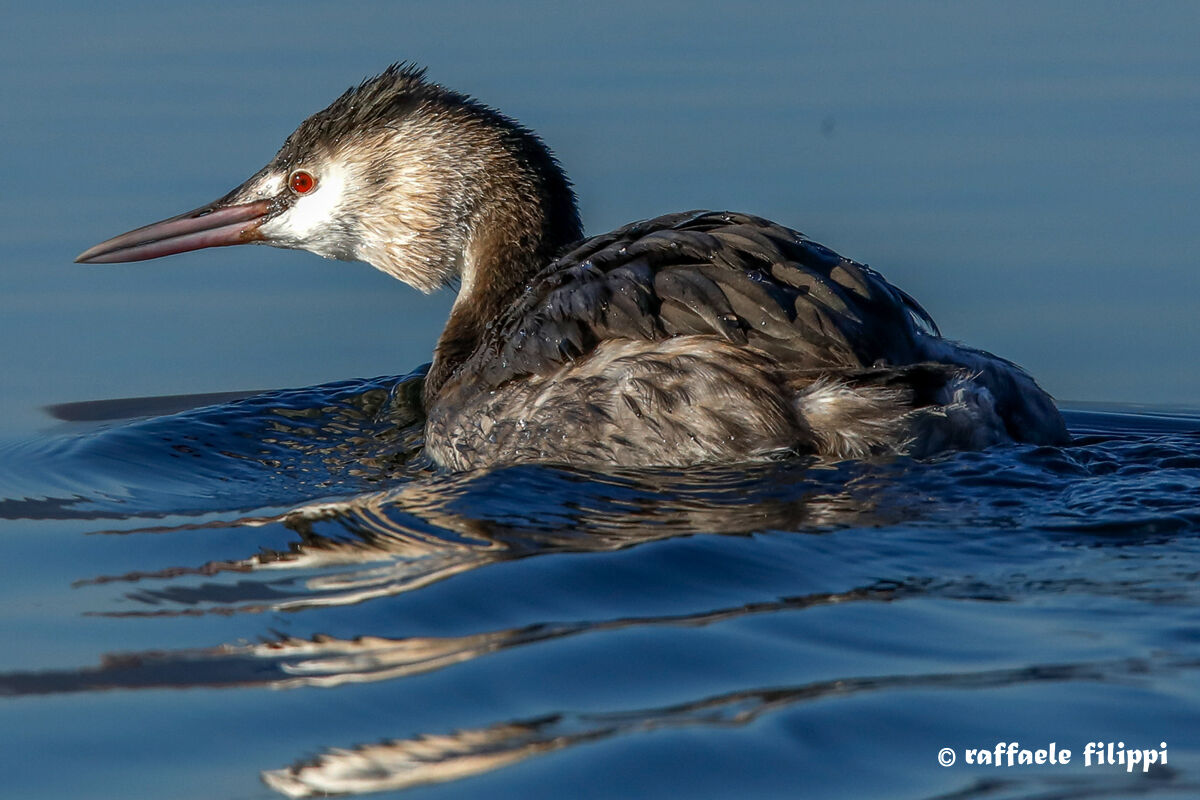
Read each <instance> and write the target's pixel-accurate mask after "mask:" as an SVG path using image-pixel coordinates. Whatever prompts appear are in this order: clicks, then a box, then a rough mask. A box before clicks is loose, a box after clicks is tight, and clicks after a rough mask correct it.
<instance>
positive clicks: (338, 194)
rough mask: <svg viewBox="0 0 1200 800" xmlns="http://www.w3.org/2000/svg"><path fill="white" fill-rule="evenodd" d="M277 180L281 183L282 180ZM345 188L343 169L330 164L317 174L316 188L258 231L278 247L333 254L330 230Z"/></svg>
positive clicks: (298, 198)
mask: <svg viewBox="0 0 1200 800" xmlns="http://www.w3.org/2000/svg"><path fill="white" fill-rule="evenodd" d="M276 180H278V181H280V182H281V183H282V180H283V179H282V178H279V177H277V178H276ZM345 188H346V174H345V170H344V169H343V168H342V167H340V166H336V165H332V164H331V165H329V166H327V167H325V168H324V169H322V170H321V172H320V174H319V175H317V188H316V189H314V190H313V191H312V193H311V194H306V195H302V196H299V197H297V198H296V199H295V201H294V202H293V203H292V207H291V208H289V209H288V210H287V211H285V212H283V213H282V214H280V215H279V216H277V217H275V218H274V219H272V220H269V221H267V222H266V223H264V224H263V226H262V228H260V230H261V231H262V233H263V234H264V235H266V236H267V238H269V239H273V240H275V242H276V243H278V244H284V245H287V246H291V247H301V248H303V249H305V250H311V251H312V252H314V253H317V254H319V255H323V256H329V255H332V249H333V242H332V241H331V240H327V237H330V239H331V238H332V237H333V236H334V235H335V232H334V231H332V230H331V228H332V227H333V226H332V222H333V219H334V217H335V214H336V213H337V209H338V207H339V206H341V204H342V201H343V199H344V198H343V196H342V195H343V193H344V192H345Z"/></svg>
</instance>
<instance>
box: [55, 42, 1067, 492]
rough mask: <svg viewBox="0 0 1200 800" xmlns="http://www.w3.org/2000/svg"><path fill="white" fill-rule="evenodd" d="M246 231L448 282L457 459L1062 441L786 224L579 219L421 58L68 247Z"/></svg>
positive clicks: (1013, 397)
mask: <svg viewBox="0 0 1200 800" xmlns="http://www.w3.org/2000/svg"><path fill="white" fill-rule="evenodd" d="M243 243H258V244H269V245H274V246H276V247H289V248H299V249H303V250H308V251H311V252H313V253H316V254H318V255H321V256H325V257H326V258H336V259H342V260H360V261H366V262H367V263H369V264H371V265H372V266H374V267H376V268H378V269H381V270H383V271H384V272H387V273H389V274H391V275H393V276H395V277H397V278H399V279H400V280H402V281H404V282H405V283H407V284H409V285H410V286H413V287H415V288H417V289H419V290H421V291H422V292H427V293H428V292H432V291H433V290H435V289H437V288H439V287H442V286H446V285H448V284H452V283H454V282H455V281H456V280H457V281H458V282H459V289H458V297H457V299H456V301H455V303H454V306H453V308H452V310H451V312H450V317H449V320H448V321H447V323H446V327H445V330H444V331H443V332H442V335H441V338H440V339H439V341H438V343H437V348H436V350H435V352H434V357H433V364H432V366H431V368H430V371H429V374H428V375H427V377H426V379H425V386H424V390H423V391H424V402H425V409H426V414H427V420H426V450H427V452H428V453H429V454H430V455H431V456H432V458H433V459H434V461H436V462H437V463H438V464H440V465H442V466H443V467H447V468H451V469H469V468H475V467H483V466H488V465H492V464H508V463H516V462H529V461H540V462H552V463H560V464H575V465H621V466H686V465H690V464H697V463H704V462H732V461H745V460H756V459H765V458H771V457H775V456H777V455H779V454H781V453H787V452H795V453H811V454H816V455H818V456H825V457H831V458H855V457H860V456H866V455H870V454H875V453H909V454H914V455H927V454H930V453H934V452H937V451H940V450H945V449H953V448H980V447H986V446H988V445H991V444H994V443H998V442H1006V441H1013V440H1015V441H1021V442H1032V443H1040V444H1059V443H1064V442H1066V441H1067V440H1068V436H1067V431H1066V428H1065V427H1064V425H1063V421H1062V417H1061V416H1060V415H1059V413H1058V410H1057V409H1056V408H1055V406H1054V403H1053V401H1052V400H1051V399H1050V397H1049V395H1047V394H1046V393H1045V392H1044V391H1042V389H1041V388H1039V387H1038V385H1037V384H1036V383H1035V382H1034V381H1033V379H1032V378H1030V377H1029V376H1028V375H1027V374H1026V373H1025V372H1023V371H1022V370H1021V369H1020V368H1019V367H1017V366H1016V365H1014V364H1012V363H1011V362H1009V361H1005V360H1004V359H1002V358H998V357H996V356H993V355H991V354H990V353H986V352H984V351H981V350H973V349H971V348H967V347H964V346H962V345H959V344H957V343H954V342H951V341H948V340H946V339H943V338H942V337H941V336H940V334H939V333H938V331H937V328H936V326H935V325H934V323H933V321H932V320H931V319H930V317H929V315H928V314H927V313H926V312H925V310H924V309H922V308H921V307H920V306H919V305H918V304H917V302H916V301H915V300H913V299H912V298H911V297H909V296H908V295H907V294H905V293H904V292H903V291H901V290H899V289H897V288H896V287H894V286H892V285H891V284H889V283H888V282H887V281H885V280H884V279H883V277H882V276H880V275H879V274H878V273H876V272H875V271H873V270H872V269H870V268H868V267H866V266H864V265H862V264H858V263H856V262H854V261H851V260H849V259H846V258H843V257H841V256H839V255H838V254H836V253H834V252H833V251H831V250H829V249H827V248H825V247H822V246H821V245H819V244H817V243H816V242H813V241H811V240H810V239H808V238H807V237H805V236H804V235H802V234H800V233H797V232H796V231H793V230H790V229H788V228H785V227H783V226H782V225H777V224H775V223H773V222H769V221H767V220H765V219H760V218H758V217H753V216H749V215H747V214H735V213H729V212H712V211H689V212H686V213H680V214H668V215H666V216H662V217H657V218H655V219H651V220H645V221H643V222H636V223H633V224H631V225H626V226H625V227H623V228H620V229H618V230H615V231H613V232H611V233H606V234H602V235H600V236H594V237H591V238H588V239H583V229H582V226H581V224H580V221H579V214H578V211H577V210H576V206H575V197H574V194H573V192H572V190H571V184H570V182H569V181H568V180H567V178H566V176H565V175H564V174H563V172H562V170H561V169H560V167H559V165H558V163H557V162H556V160H555V158H554V156H553V155H552V154H551V153H550V151H549V150H548V149H547V148H546V146H545V145H544V144H543V143H542V141H541V139H539V138H538V137H537V136H536V135H535V134H534V133H532V132H531V131H529V130H527V129H525V128H523V127H521V126H520V125H519V124H518V123H516V122H514V121H513V120H511V119H509V118H507V117H505V116H503V115H502V114H500V113H498V112H497V111H494V110H492V109H491V108H488V107H486V106H484V105H482V104H480V103H478V102H476V101H475V100H473V99H472V98H470V97H467V96H464V95H461V94H458V93H457V92H454V91H451V90H449V89H446V88H444V87H442V86H438V85H436V84H433V83H430V82H427V81H426V80H425V77H424V71H423V70H420V69H417V68H415V67H413V66H411V65H405V64H396V65H393V66H391V67H389V68H388V69H387V70H385V71H384V72H383V74H381V75H379V76H378V77H375V78H371V79H369V80H366V81H364V82H363V83H361V84H360V85H359V86H357V87H354V88H351V89H349V90H347V91H346V92H345V93H344V94H342V96H341V97H339V98H337V99H336V100H334V101H333V103H332V104H331V105H330V106H329V107H328V108H326V109H325V110H324V111H320V112H318V113H316V114H314V115H313V116H311V117H309V118H308V119H306V120H305V121H304V122H303V123H301V125H300V127H299V128H297V129H296V131H295V132H294V133H292V135H291V136H289V137H288V138H287V141H286V142H284V144H283V148H282V149H280V151H279V152H278V153H277V154H276V156H275V157H274V158H273V159H272V160H271V162H270V163H269V164H267V165H266V166H265V167H263V168H262V169H261V170H259V172H258V173H256V174H255V175H253V176H252V177H251V178H250V179H249V180H247V181H246V182H245V183H243V184H242V185H241V186H239V187H238V188H236V189H234V190H233V191H231V192H229V194H227V195H225V196H224V197H222V198H221V199H220V200H217V201H216V202H214V203H210V204H208V205H206V206H203V207H202V208H198V209H196V210H195V211H191V212H188V213H186V214H182V215H180V216H178V217H173V218H171V219H167V220H164V221H162V222H157V223H155V224H153V225H148V226H146V227H143V228H139V229H137V230H135V231H131V232H129V233H126V234H123V235H121V236H117V237H115V238H113V239H109V240H108V241H106V242H103V243H101V244H98V245H96V246H95V247H93V248H91V249H89V250H87V251H86V252H84V253H82V254H81V255H80V256H79V258H78V259H76V260H77V261H80V262H83V263H88V264H98V263H108V262H117V261H140V260H143V259H148V258H157V257H159V256H165V255H170V254H172V253H182V252H185V251H188V250H198V249H200V248H204V247H216V246H220V245H231V244H243Z"/></svg>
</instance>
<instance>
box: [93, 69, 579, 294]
mask: <svg viewBox="0 0 1200 800" xmlns="http://www.w3.org/2000/svg"><path fill="white" fill-rule="evenodd" d="M580 235H581V229H580V225H579V217H578V213H577V211H576V208H575V200H574V196H573V194H572V192H571V188H570V184H569V182H568V181H567V180H566V178H565V177H564V175H563V173H562V171H561V169H559V167H558V164H557V163H556V162H555V160H554V157H553V156H552V155H551V154H550V152H549V151H548V150H547V149H546V147H545V145H543V144H542V142H541V140H539V139H538V138H537V137H536V136H535V135H534V134H533V133H531V132H530V131H528V130H527V129H525V128H523V127H521V126H520V125H518V124H517V123H516V122H513V121H512V120H510V119H508V118H506V117H504V116H503V115H501V114H499V113H498V112H496V111H493V110H492V109H490V108H487V107H486V106H483V105H481V104H479V103H477V102H475V101H474V100H472V99H471V98H469V97H466V96H464V95H461V94H458V93H455V92H452V91H450V90H448V89H445V88H443V87H441V86H438V85H436V84H432V83H429V82H427V81H426V80H425V79H424V71H423V70H420V69H417V68H415V67H413V66H411V65H405V64H395V65H393V66H391V67H389V68H388V69H387V70H386V71H384V72H383V73H382V74H381V75H379V76H377V77H375V78H371V79H368V80H366V81H363V83H361V84H360V85H359V86H357V87H353V88H351V89H349V90H347V91H346V92H345V93H344V94H342V95H341V96H340V97H339V98H337V99H336V100H335V101H334V102H333V103H332V104H331V105H330V106H329V107H328V108H326V109H324V110H323V111H319V112H317V113H316V114H314V115H312V116H311V117H309V118H308V119H306V120H305V121H304V122H303V123H301V124H300V127H298V128H297V129H296V130H295V132H293V133H292V135H291V136H289V137H288V138H287V141H285V142H284V144H283V147H282V148H281V149H280V150H279V152H278V153H277V154H276V155H275V157H274V158H273V159H271V162H270V163H269V164H267V165H266V166H265V167H263V168H262V169H261V170H259V171H258V172H257V173H256V174H255V175H253V176H252V177H251V178H250V179H249V180H247V181H246V182H245V183H243V184H242V185H241V186H239V187H237V188H236V189H234V190H233V191H231V192H229V193H228V194H226V195H225V196H224V197H222V198H220V199H219V200H217V201H215V202H213V203H210V204H208V205H206V206H202V207H201V208H198V209H195V210H194V211H190V212H188V213H186V214H182V215H180V216H177V217H172V218H170V219H167V220H163V221H161V222H157V223H154V224H153V225H147V226H145V227H143V228H138V229H137V230H134V231H130V232H129V233H126V234H122V235H121V236H117V237H114V238H112V239H109V240H108V241H106V242H102V243H101V244H98V245H96V246H95V247H92V248H90V249H88V250H87V251H85V252H83V253H82V254H80V256H79V257H78V258H77V259H76V261H78V262H81V263H87V264H99V263H111V262H119V261H141V260H145V259H150V258H158V257H159V256H165V255H171V254H174V253H182V252H186V251H189V250H198V249H201V248H205V247H216V246H222V245H233V244H254V243H257V244H269V245H273V246H275V247H287V248H296V249H301V250H308V251H310V252H313V253H316V254H318V255H321V256H324V257H326V258H336V259H341V260H360V261H365V262H367V263H369V264H371V265H373V266H375V267H377V268H378V269H381V270H383V271H384V272H387V273H389V274H391V275H393V276H395V277H397V278H399V279H400V280H402V281H404V282H405V283H408V284H410V285H412V286H414V287H416V288H417V289H420V290H421V291H423V292H430V291H433V290H434V289H437V288H438V287H440V286H443V285H446V284H448V283H451V282H453V281H454V280H455V279H456V278H461V280H462V288H463V291H462V293H461V296H460V300H461V299H462V296H465V295H467V294H469V293H470V292H471V290H472V288H475V287H478V285H479V284H480V283H482V282H483V279H484V278H485V277H486V279H487V280H488V281H490V282H492V283H500V284H502V285H503V288H509V286H510V285H512V284H513V283H514V282H515V281H516V280H517V279H519V278H521V277H524V274H525V273H527V271H528V270H529V268H530V264H531V263H533V262H539V261H540V262H542V263H544V262H545V261H547V260H549V257H550V255H551V254H552V253H553V251H554V250H556V249H557V248H558V247H560V246H562V245H563V244H566V243H568V242H570V241H573V240H574V239H577V238H579V237H580ZM510 272H511V273H514V274H513V275H511V276H510V275H507V274H506V273H510ZM483 273H486V276H485V275H484V274H483Z"/></svg>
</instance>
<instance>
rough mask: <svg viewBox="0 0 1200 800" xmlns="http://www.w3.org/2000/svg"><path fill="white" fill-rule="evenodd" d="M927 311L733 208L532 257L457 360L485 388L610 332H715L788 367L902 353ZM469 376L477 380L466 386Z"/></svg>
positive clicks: (658, 221) (894, 357) (532, 371)
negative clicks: (512, 296) (476, 341)
mask: <svg viewBox="0 0 1200 800" xmlns="http://www.w3.org/2000/svg"><path fill="white" fill-rule="evenodd" d="M927 316H928V315H927V314H926V313H925V312H924V310H923V309H921V308H920V306H918V305H916V303H915V302H914V301H912V300H911V299H910V298H909V297H908V296H907V295H905V294H903V293H902V292H900V291H899V290H897V289H895V288H894V287H892V286H891V285H890V284H889V283H887V282H886V281H885V280H884V279H883V278H881V277H880V276H879V275H878V274H876V273H875V272H874V271H872V270H870V269H869V268H867V267H865V266H863V265H860V264H856V263H855V262H853V261H850V260H848V259H845V258H842V257H841V256H839V255H837V254H836V253H834V252H833V251H831V250H829V249H828V248H826V247H822V246H821V245H818V244H816V243H815V242H812V241H810V240H809V239H807V238H806V237H804V236H803V234H800V233H797V232H796V231H793V230H790V229H788V228H785V227H783V226H781V225H778V224H775V223H772V222H769V221H767V220H764V219H760V218H758V217H753V216H750V215H746V214H735V213H728V212H686V213H682V214H670V215H667V216H663V217H657V218H655V219H651V220H645V221H643V222H637V223H633V224H631V225H627V226H625V227H623V228H620V229H618V230H616V231H613V232H612V233H609V234H605V235H603V236H600V237H596V238H593V239H588V240H586V241H584V242H581V243H579V244H578V245H576V246H575V247H574V248H573V249H571V250H569V251H568V252H567V253H566V254H565V255H563V256H561V257H560V258H559V259H558V260H556V261H555V262H554V263H552V264H550V265H549V266H548V267H546V268H545V269H544V270H543V271H542V272H541V273H540V274H539V275H538V276H537V277H535V278H534V279H533V280H532V281H531V282H530V284H529V287H528V289H527V290H526V292H525V293H524V295H522V296H521V297H520V298H519V299H518V300H517V302H516V303H514V304H513V305H512V306H511V307H509V308H508V309H507V310H506V311H505V313H504V314H503V315H502V317H501V318H500V319H499V320H497V321H496V323H495V324H494V325H493V327H492V329H491V331H490V332H488V333H487V334H485V336H484V339H483V341H482V342H481V344H480V346H479V347H478V348H477V349H476V351H475V353H474V354H473V355H472V356H471V358H470V359H468V361H467V362H466V363H464V364H463V366H462V368H461V370H460V372H462V373H463V374H466V375H472V376H474V378H476V379H482V381H483V382H484V384H485V385H487V386H492V387H495V386H499V385H501V384H503V383H505V382H506V381H509V380H512V379H514V378H519V377H521V376H526V375H545V374H548V373H549V372H551V371H553V370H555V369H557V368H558V367H560V366H561V365H562V364H564V363H565V362H567V361H570V360H574V359H577V358H579V357H581V356H583V355H586V354H587V352H589V349H590V348H592V347H594V346H595V345H596V344H597V343H598V342H600V341H604V340H607V339H614V338H626V339H650V340H658V339H663V338H667V337H669V336H673V335H683V334H690V335H705V334H715V335H717V336H720V337H721V338H723V339H725V340H726V341H731V342H739V343H742V342H744V343H745V344H747V345H748V346H750V347H752V348H755V349H758V350H759V351H761V352H763V353H768V354H770V355H772V356H773V357H774V358H776V359H779V360H780V361H783V362H785V363H788V364H790V365H791V366H794V367H797V368H805V367H851V368H863V367H869V366H872V365H874V364H877V363H886V364H905V363H910V362H912V361H914V360H915V356H916V351H917V347H916V337H917V336H918V335H919V333H918V328H917V325H916V324H915V322H914V319H922V320H923V319H925V318H926V317H927ZM476 386H477V388H480V387H478V385H477V384H476Z"/></svg>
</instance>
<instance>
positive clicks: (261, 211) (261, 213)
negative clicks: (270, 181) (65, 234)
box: [75, 200, 271, 264]
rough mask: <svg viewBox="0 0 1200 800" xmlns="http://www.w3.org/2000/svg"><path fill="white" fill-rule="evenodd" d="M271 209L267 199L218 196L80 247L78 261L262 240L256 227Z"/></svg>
mask: <svg viewBox="0 0 1200 800" xmlns="http://www.w3.org/2000/svg"><path fill="white" fill-rule="evenodd" d="M270 210H271V201H269V200H257V201H255V202H253V203H245V204H242V205H222V202H221V201H220V200H218V201H217V202H216V203H210V204H208V205H206V206H203V207H201V208H197V209H196V210H194V211H189V212H187V213H186V214H180V215H179V216H177V217H171V218H170V219H164V220H162V221H161V222H155V223H154V224H152V225H146V226H145V227H142V228H138V229H137V230H133V231H130V232H129V233H123V234H121V235H120V236H114V237H113V238H111V239H109V240H108V241H105V242H101V243H100V244H98V245H96V246H95V247H90V248H88V249H87V250H84V251H83V252H82V253H80V254H79V256H78V257H77V258H76V259H75V261H76V262H77V263H79V264H112V263H115V262H119V261H145V260H147V259H150V258H159V257H160V256H169V255H174V254H175V253H186V252H188V251H189V250H200V249H203V248H205V247H224V246H226V245H231V244H248V243H250V242H259V241H262V240H263V236H262V234H261V233H260V232H259V230H258V228H259V226H260V225H261V224H262V223H263V220H264V219H265V217H266V216H267V214H268V213H269V212H270Z"/></svg>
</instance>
